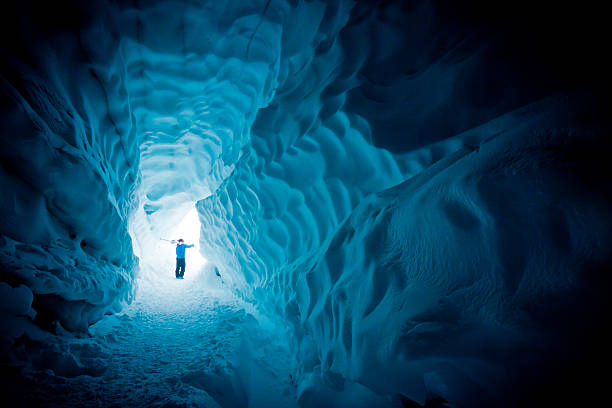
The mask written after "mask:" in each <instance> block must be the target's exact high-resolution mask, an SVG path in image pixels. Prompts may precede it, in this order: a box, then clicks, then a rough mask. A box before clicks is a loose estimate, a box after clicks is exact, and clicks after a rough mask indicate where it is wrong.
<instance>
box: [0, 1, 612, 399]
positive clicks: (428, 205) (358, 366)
mask: <svg viewBox="0 0 612 408" xmlns="http://www.w3.org/2000/svg"><path fill="white" fill-rule="evenodd" d="M58 10H59V8H58V9H55V8H54V7H52V6H50V5H45V4H42V3H41V4H34V3H32V4H30V3H27V4H25V3H24V4H23V5H16V10H15V11H11V12H10V13H9V12H7V13H6V14H5V17H3V20H2V23H3V24H2V30H3V31H2V36H0V37H2V42H1V44H2V47H3V50H4V52H3V58H2V65H1V68H2V71H1V74H2V76H1V77H0V89H2V105H1V106H2V107H1V109H2V118H3V120H2V121H1V122H0V123H1V124H0V126H1V127H2V128H1V129H0V134H1V137H2V149H1V151H0V162H1V164H2V166H1V168H0V169H1V171H0V177H1V179H0V186H2V195H1V198H0V211H1V212H2V220H1V223H0V248H1V250H0V265H1V273H2V274H1V280H2V282H1V283H0V288H1V291H2V294H3V297H4V298H5V299H6V300H5V302H4V304H3V309H2V313H3V316H5V315H6V317H5V318H4V322H5V327H6V330H4V332H3V333H4V334H3V337H2V349H3V351H6V356H7V357H6V358H5V360H7V361H13V362H14V361H21V360H23V359H25V360H27V359H28V358H29V357H28V356H27V355H23V354H22V355H19V353H16V352H15V350H16V349H17V347H18V345H19V343H20V342H21V341H23V339H24V338H29V339H36V341H38V342H41V343H43V346H41V347H44V343H45V342H51V341H52V340H49V337H46V336H47V335H48V333H47V334H45V335H43V334H41V333H42V332H43V331H46V332H48V331H52V332H53V331H55V332H57V333H62V332H63V331H62V330H61V328H64V329H67V330H68V331H71V332H84V331H86V330H87V327H88V326H89V325H90V324H91V323H93V322H95V321H97V320H99V319H100V318H101V317H102V316H103V315H104V314H105V313H112V312H116V311H117V310H119V308H120V306H121V304H122V302H126V301H129V300H130V299H131V297H132V296H133V294H134V290H135V278H136V277H138V276H139V274H138V259H137V257H136V256H138V257H140V259H141V262H142V260H147V259H153V258H154V257H155V254H154V253H151V252H152V251H151V249H150V248H153V245H152V243H153V242H155V241H156V240H157V239H158V237H159V236H160V235H163V234H164V232H165V231H168V229H169V228H171V227H172V226H173V225H175V224H176V222H177V221H178V220H179V219H180V217H181V216H182V215H184V213H185V212H186V210H188V209H189V208H190V207H191V206H193V205H194V204H195V205H196V207H197V209H198V212H199V215H200V221H201V223H202V235H201V242H200V246H201V248H202V253H203V255H204V256H205V257H206V258H207V259H209V260H210V261H211V262H212V263H213V264H214V265H215V266H216V267H217V268H218V270H219V271H220V274H221V275H222V276H223V279H224V281H225V282H226V283H227V285H228V286H229V287H231V289H232V290H233V291H234V292H235V293H236V294H238V295H239V296H241V297H242V298H243V299H244V300H246V301H248V302H249V303H251V304H253V305H254V307H255V308H256V309H257V310H258V313H259V314H260V316H265V319H262V322H261V324H262V325H263V324H266V325H269V326H270V327H273V328H274V329H275V330H277V331H278V341H279V343H282V344H283V347H285V348H289V349H290V350H292V353H293V354H294V355H295V361H296V365H295V367H291V368H290V369H291V371H292V372H293V374H292V375H293V377H292V382H294V385H295V387H296V389H297V392H296V394H297V396H298V400H297V401H296V403H299V404H300V405H301V406H304V407H309V406H346V405H355V406H358V405H359V404H362V405H365V406H377V405H380V406H399V405H398V404H400V405H402V404H403V405H408V406H410V404H421V405H423V404H426V403H429V404H432V403H433V402H432V401H438V402H439V401H440V398H443V399H445V400H448V401H450V403H452V404H455V405H459V406H462V405H464V406H490V405H496V406H500V405H503V404H507V405H510V406H512V405H513V404H515V403H516V404H525V403H526V401H531V402H533V401H532V400H531V399H530V398H532V396H533V395H538V397H537V398H544V397H549V395H548V394H547V393H548V390H550V389H553V388H554V387H559V384H563V385H564V386H565V385H568V384H575V381H576V379H577V378H576V376H574V377H572V376H571V375H570V374H567V373H571V372H577V373H578V372H580V373H582V372H585V371H588V370H587V367H586V366H585V365H581V364H578V363H576V362H577V361H580V359H581V358H582V357H584V356H585V355H587V356H588V357H589V358H594V356H596V355H597V352H599V351H601V350H602V347H601V344H603V343H601V344H600V343H597V342H593V343H592V342H590V340H588V339H592V338H595V334H594V333H596V332H597V330H598V329H599V328H601V326H602V324H601V321H602V316H603V313H604V311H605V310H606V307H607V300H606V295H605V293H606V290H605V289H604V288H608V287H609V281H608V279H607V277H606V276H607V274H606V273H605V271H607V268H608V265H609V261H610V259H609V250H608V248H609V243H610V240H611V238H612V237H610V231H611V228H610V225H611V223H612V220H611V218H610V211H609V209H610V201H611V200H610V198H611V197H610V193H609V192H610V184H609V181H607V180H606V178H605V177H602V175H603V174H607V172H608V171H609V170H610V169H609V166H608V165H606V163H607V157H606V152H607V150H606V149H607V146H606V143H605V135H607V133H608V123H607V119H605V115H604V111H603V109H602V104H601V100H600V99H599V98H600V96H601V94H605V92H601V90H600V85H601V84H603V83H606V81H605V80H604V78H605V75H603V74H604V73H605V72H606V66H605V65H604V64H601V63H594V62H593V61H592V59H593V55H600V53H601V49H600V48H598V47H599V46H600V45H601V44H600V43H601V40H600V39H599V38H601V37H600V33H599V31H598V30H599V29H598V28H597V27H600V26H599V25H598V24H590V25H589V26H588V27H589V28H588V29H586V30H585V31H581V32H580V33H574V32H569V31H567V30H566V27H567V26H568V23H567V21H568V19H570V21H573V22H575V23H576V22H581V21H582V22H584V21H591V17H592V16H591V15H590V14H588V15H587V14H584V13H583V12H581V11H579V10H574V9H572V10H564V9H559V8H556V9H548V10H546V11H539V10H535V9H534V8H533V7H529V8H526V5H524V4H522V3H520V2H519V3H518V4H515V3H512V5H509V4H505V3H504V4H501V5H497V6H496V8H492V7H491V6H488V5H480V4H479V5H478V6H472V5H471V4H469V5H457V4H448V3H447V2H434V1H417V2H414V3H411V4H407V3H406V2H400V1H397V2H395V1H390V2H353V1H348V0H347V1H282V0H278V1H276V0H272V1H267V0H261V1H253V2H243V1H222V2H186V1H170V0H163V1H161V0H160V1H150V2H142V3H137V4H136V3H122V2H105V1H96V2H78V1H75V2H70V4H68V5H67V7H65V8H64V9H62V10H64V11H60V12H58ZM65 10H69V11H65ZM525 10H529V11H528V12H526V11H525ZM585 61H586V62H585ZM140 277H141V278H142V279H151V280H152V281H155V277H150V276H140ZM264 321H265V323H264ZM577 333H584V334H583V335H581V334H577ZM587 349H590V350H597V352H596V351H592V353H591V351H589V352H586V351H585V350H587ZM589 353H591V354H589ZM517 355H518V356H521V358H516V356H517ZM604 360H605V358H604ZM605 361H607V360H605ZM244 364H245V366H244V367H243V369H245V370H246V368H245V367H248V362H244ZM284 370H286V368H283V370H280V369H279V371H283V372H284ZM555 370H556V371H558V372H561V373H564V374H563V375H562V376H561V377H559V378H558V377H556V376H555V375H553V373H554V372H555ZM526 373H528V374H526ZM566 374H567V378H566V377H564V376H565V375H566ZM539 378H548V379H549V383H547V382H544V384H542V382H541V381H539ZM588 378H591V377H588ZM594 381H595V380H594ZM595 382H596V381H595ZM247 388H248V387H247ZM254 388H256V387H251V388H250V389H254ZM577 389H580V390H583V389H584V387H583V388H580V387H577ZM516 390H520V392H517V391H516ZM581 392H582V391H576V393H575V395H580V394H581ZM510 397H512V398H515V400H513V399H512V398H510ZM534 398H535V397H534Z"/></svg>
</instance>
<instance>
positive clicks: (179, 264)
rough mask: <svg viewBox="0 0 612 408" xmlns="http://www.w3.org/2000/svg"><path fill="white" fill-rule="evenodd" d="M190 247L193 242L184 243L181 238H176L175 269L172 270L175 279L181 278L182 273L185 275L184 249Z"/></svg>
mask: <svg viewBox="0 0 612 408" xmlns="http://www.w3.org/2000/svg"><path fill="white" fill-rule="evenodd" d="M192 247H193V244H190V245H186V244H185V243H184V241H183V238H180V239H179V240H178V243H177V244H176V270H175V271H174V274H175V275H176V279H183V275H185V249H187V248H192Z"/></svg>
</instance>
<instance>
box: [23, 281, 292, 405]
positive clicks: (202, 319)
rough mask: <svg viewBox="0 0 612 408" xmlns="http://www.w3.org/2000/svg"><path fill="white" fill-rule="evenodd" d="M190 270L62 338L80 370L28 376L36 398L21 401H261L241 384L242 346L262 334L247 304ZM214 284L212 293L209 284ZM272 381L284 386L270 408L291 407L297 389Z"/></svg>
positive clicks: (245, 371) (69, 367)
mask: <svg viewBox="0 0 612 408" xmlns="http://www.w3.org/2000/svg"><path fill="white" fill-rule="evenodd" d="M189 272H190V271H189V269H188V270H187V273H186V275H185V276H186V277H185V279H184V280H177V279H175V278H174V277H173V273H174V272H173V271H169V273H168V277H167V279H166V278H162V281H161V282H158V284H155V285H151V284H146V283H145V284H143V285H142V286H141V288H140V290H139V292H138V295H137V298H136V299H135V301H134V302H133V303H132V304H131V305H129V306H127V307H126V308H125V309H124V311H123V312H122V313H120V314H118V315H113V316H108V317H107V318H105V319H104V320H102V321H101V322H99V323H97V324H95V325H94V326H92V327H91V328H90V333H91V334H92V336H91V337H84V338H80V339H74V338H66V337H64V338H61V340H60V341H62V344H61V345H59V348H60V349H62V350H68V351H69V352H70V354H71V355H74V357H75V359H76V361H78V363H77V365H78V367H75V366H74V364H70V361H68V363H67V364H66V370H64V372H62V373H61V374H62V375H60V376H58V375H56V374H57V373H53V372H49V371H47V372H33V373H32V381H33V382H35V383H36V385H37V387H34V388H35V389H36V392H37V394H28V395H26V396H24V398H26V400H32V402H34V403H36V404H37V405H38V404H39V403H40V402H41V401H46V403H47V404H48V405H50V406H63V407H66V406H74V407H77V406H78V407H88V406H96V407H97V406H104V407H107V406H117V407H127V406H181V407H183V406H185V407H218V406H222V407H232V406H249V405H250V406H257V405H260V404H265V401H263V400H261V397H257V396H254V395H251V396H247V394H248V393H249V392H248V385H246V386H245V383H247V382H249V378H248V377H249V376H250V374H252V372H253V370H252V367H250V368H249V367H248V366H249V365H250V364H251V362H252V361H253V359H254V356H252V355H251V354H249V351H248V349H250V348H251V347H249V346H247V345H245V341H247V342H253V341H256V342H257V340H253V339H252V337H253V336H256V337H257V336H259V335H261V336H263V337H265V334H264V333H263V332H262V331H261V329H260V328H259V325H257V324H256V323H255V320H254V319H253V318H252V316H250V315H248V314H247V313H246V312H245V309H244V308H243V306H244V305H242V304H240V303H239V301H237V300H236V299H235V298H234V297H233V296H231V295H230V294H228V293H227V292H224V291H223V284H222V283H221V279H220V278H218V277H216V276H214V279H209V280H208V282H206V281H205V279H201V278H200V279H198V277H197V276H194V275H196V274H195V273H192V274H191V277H190V274H189ZM211 281H212V282H213V283H214V282H216V283H217V288H211V287H210V282H211ZM245 339H247V340H245ZM259 341H261V342H262V344H263V343H264V342H268V341H267V340H264V339H263V338H262V339H259ZM268 343H269V342H268ZM263 349H264V348H263V347H262V350H263ZM278 351H279V350H274V353H275V354H277V353H278ZM276 357H277V358H278V355H277V356H276ZM263 361H265V360H261V361H260V362H263ZM245 362H247V363H248V364H244V363H245ZM239 365H242V368H241V367H238V366H239ZM81 366H82V367H81ZM245 367H247V368H245ZM266 372H267V373H268V374H267V375H268V377H270V370H267V371H266ZM76 374H84V375H76ZM269 380H270V382H274V383H275V386H276V387H280V388H284V390H280V392H278V393H277V394H278V395H276V396H275V397H274V398H275V404H277V403H279V402H280V403H281V405H277V406H290V405H292V403H291V401H292V400H293V401H295V390H293V389H291V388H292V386H291V381H287V380H289V377H288V374H287V373H285V374H284V375H283V378H282V379H278V378H272V377H270V378H269ZM280 394H282V395H280ZM258 398H259V400H260V403H259V404H258V403H257V400H258ZM279 398H280V399H281V400H282V401H280V400H279ZM247 401H249V402H247Z"/></svg>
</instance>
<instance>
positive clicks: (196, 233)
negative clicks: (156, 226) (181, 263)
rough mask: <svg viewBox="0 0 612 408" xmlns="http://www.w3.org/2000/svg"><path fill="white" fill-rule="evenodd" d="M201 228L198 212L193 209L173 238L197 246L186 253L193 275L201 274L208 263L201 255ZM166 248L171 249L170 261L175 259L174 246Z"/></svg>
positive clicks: (173, 233)
mask: <svg viewBox="0 0 612 408" xmlns="http://www.w3.org/2000/svg"><path fill="white" fill-rule="evenodd" d="M200 228H201V224H200V219H199V218H198V211H197V210H196V209H195V208H193V209H192V210H191V211H189V212H188V213H187V215H185V217H184V218H183V220H182V221H181V222H180V223H179V224H178V225H177V226H176V229H175V230H174V231H173V232H172V237H171V239H179V238H183V239H184V240H185V243H186V244H193V245H195V246H194V247H193V248H189V249H187V251H186V258H187V262H188V267H189V269H190V270H191V271H192V273H196V271H197V273H199V272H200V271H201V270H202V268H203V267H204V265H205V264H206V262H207V261H206V258H204V257H203V256H202V254H201V253H200ZM166 247H167V248H170V254H169V255H170V259H175V254H174V248H175V247H174V246H173V245H169V246H166Z"/></svg>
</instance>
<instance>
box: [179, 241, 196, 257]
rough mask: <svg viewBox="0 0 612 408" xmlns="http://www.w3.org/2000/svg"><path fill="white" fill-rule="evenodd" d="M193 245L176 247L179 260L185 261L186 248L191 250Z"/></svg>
mask: <svg viewBox="0 0 612 408" xmlns="http://www.w3.org/2000/svg"><path fill="white" fill-rule="evenodd" d="M192 246H193V245H185V244H177V245H176V257H177V258H179V259H185V248H191V247H192Z"/></svg>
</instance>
